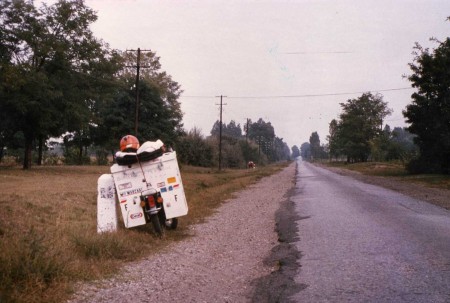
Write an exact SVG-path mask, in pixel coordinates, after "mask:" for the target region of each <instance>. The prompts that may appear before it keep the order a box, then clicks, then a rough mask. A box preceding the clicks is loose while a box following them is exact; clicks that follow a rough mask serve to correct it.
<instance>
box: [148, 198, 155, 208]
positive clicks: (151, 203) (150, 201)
mask: <svg viewBox="0 0 450 303" xmlns="http://www.w3.org/2000/svg"><path fill="white" fill-rule="evenodd" d="M147 201H148V206H150V207H155V206H156V204H155V197H153V196H148V197H147Z"/></svg>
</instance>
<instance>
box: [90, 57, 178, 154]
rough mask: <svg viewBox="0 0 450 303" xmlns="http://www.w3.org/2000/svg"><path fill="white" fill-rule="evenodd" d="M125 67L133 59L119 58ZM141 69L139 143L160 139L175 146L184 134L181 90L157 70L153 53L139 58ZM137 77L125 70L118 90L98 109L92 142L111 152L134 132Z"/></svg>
mask: <svg viewBox="0 0 450 303" xmlns="http://www.w3.org/2000/svg"><path fill="white" fill-rule="evenodd" d="M121 56H122V61H123V62H124V65H125V66H133V65H134V64H135V63H134V62H135V61H136V59H137V58H136V55H135V54H133V53H123V54H121ZM140 62H141V64H142V65H143V66H146V67H147V68H145V69H142V71H141V75H140V80H139V100H140V101H139V105H138V106H139V110H138V113H139V115H138V119H139V121H138V134H137V137H138V139H139V140H140V141H141V142H143V141H147V140H153V141H154V140H157V139H161V140H162V141H163V142H164V143H165V144H167V145H172V146H173V145H175V144H176V143H177V140H178V137H179V136H181V135H183V134H184V131H183V124H182V117H183V113H182V112H181V107H180V103H179V102H178V98H179V96H180V94H181V92H182V91H181V89H180V86H179V85H178V83H177V82H175V81H173V80H172V78H171V77H170V76H169V75H168V74H167V73H166V72H164V71H161V70H160V67H161V64H160V63H159V57H157V56H156V54H155V53H153V52H146V53H145V54H141V60H140ZM133 72H134V73H136V71H135V70H133V69H132V68H130V67H125V68H124V70H122V71H120V72H119V73H118V74H119V75H118V78H119V79H118V82H119V84H120V86H117V87H116V90H115V92H114V93H113V94H111V98H110V99H108V100H106V101H104V102H102V103H101V104H100V105H99V108H98V111H97V114H96V117H97V120H96V123H95V124H96V126H95V127H94V129H93V130H92V132H93V136H94V142H95V143H96V144H97V145H101V146H105V148H106V149H107V150H109V151H112V152H114V150H116V149H117V146H118V140H120V138H121V137H122V136H124V135H126V134H134V132H135V113H136V105H137V104H136V87H135V78H136V75H135V74H133Z"/></svg>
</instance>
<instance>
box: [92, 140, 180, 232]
mask: <svg viewBox="0 0 450 303" xmlns="http://www.w3.org/2000/svg"><path fill="white" fill-rule="evenodd" d="M119 159H120V160H119ZM116 160H117V163H120V165H119V164H114V165H113V166H112V167H111V174H112V179H113V181H114V185H115V189H116V195H117V200H118V202H119V205H120V210H121V213H122V217H123V222H124V224H125V227H126V228H130V227H135V226H139V225H144V224H146V223H147V222H146V219H145V214H144V209H143V208H142V206H141V193H142V192H146V191H156V192H157V193H159V194H160V195H161V197H162V198H163V210H164V212H165V217H166V219H172V218H177V217H180V216H184V215H187V213H188V205H187V201H186V196H185V193H184V188H183V182H182V180H181V174H180V169H179V167H178V162H177V157H176V152H175V151H171V152H164V148H163V144H162V142H161V141H160V140H158V141H156V142H145V143H144V144H143V145H142V146H141V147H140V148H139V149H138V150H137V152H136V153H129V152H127V153H122V152H118V153H116ZM117 200H116V201H117ZM98 202H99V203H100V202H101V201H100V200H98ZM103 203H104V202H103ZM116 203H117V202H116ZM99 224H100V223H99ZM103 225H105V224H104V223H103ZM99 232H100V231H99Z"/></svg>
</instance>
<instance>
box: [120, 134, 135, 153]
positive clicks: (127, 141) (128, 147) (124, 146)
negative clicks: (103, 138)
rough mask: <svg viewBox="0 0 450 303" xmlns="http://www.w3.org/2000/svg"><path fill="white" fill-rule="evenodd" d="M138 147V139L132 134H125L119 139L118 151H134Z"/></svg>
mask: <svg viewBox="0 0 450 303" xmlns="http://www.w3.org/2000/svg"><path fill="white" fill-rule="evenodd" d="M138 148H139V140H138V139H137V138H136V137H135V136H133V135H126V136H124V137H123V138H122V139H121V140H120V151H122V152H136V151H137V150H138Z"/></svg>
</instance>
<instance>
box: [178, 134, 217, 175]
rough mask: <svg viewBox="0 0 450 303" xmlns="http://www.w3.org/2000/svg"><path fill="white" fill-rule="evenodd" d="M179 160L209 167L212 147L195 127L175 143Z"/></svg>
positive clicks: (211, 159) (211, 158)
mask: <svg viewBox="0 0 450 303" xmlns="http://www.w3.org/2000/svg"><path fill="white" fill-rule="evenodd" d="M176 147H177V156H178V159H179V160H180V162H182V163H184V164H188V165H195V166H203V167H211V166H212V165H213V160H214V155H213V152H214V148H213V147H212V146H211V144H209V142H208V141H206V140H205V139H204V137H203V135H202V133H201V131H200V130H199V129H197V128H193V129H191V130H190V131H189V133H188V134H187V135H185V136H182V137H181V138H180V139H179V140H178V143H177V145H176Z"/></svg>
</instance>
